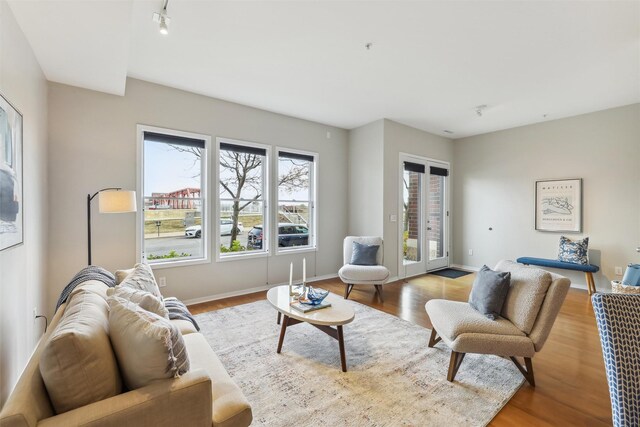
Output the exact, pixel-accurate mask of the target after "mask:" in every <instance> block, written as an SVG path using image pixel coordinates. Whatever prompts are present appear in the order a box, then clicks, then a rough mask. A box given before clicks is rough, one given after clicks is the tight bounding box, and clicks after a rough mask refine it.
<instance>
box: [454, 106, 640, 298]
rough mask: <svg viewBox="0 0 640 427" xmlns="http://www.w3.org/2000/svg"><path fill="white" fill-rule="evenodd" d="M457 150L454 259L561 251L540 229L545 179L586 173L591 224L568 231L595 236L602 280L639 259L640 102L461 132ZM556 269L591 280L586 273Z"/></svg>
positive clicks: (467, 261) (480, 260) (481, 260)
mask: <svg viewBox="0 0 640 427" xmlns="http://www.w3.org/2000/svg"><path fill="white" fill-rule="evenodd" d="M454 154H455V155H454V158H455V164H456V172H455V183H454V190H453V194H454V209H453V212H454V214H453V215H454V226H453V232H454V239H455V241H454V248H455V252H454V262H456V263H458V264H463V265H469V266H473V267H481V266H482V265H483V264H487V265H489V266H493V265H495V263H496V262H497V261H498V260H500V259H502V258H507V259H515V258H517V257H519V256H536V257H544V258H555V257H556V256H557V248H558V239H559V234H557V233H545V232H540V231H535V230H534V181H535V180H537V179H542V178H583V198H584V204H583V215H584V216H583V218H584V222H583V233H581V234H578V235H574V234H571V235H569V236H570V237H571V238H579V237H582V236H589V238H590V248H591V251H590V257H591V261H592V262H593V263H595V264H598V265H600V267H601V272H600V273H599V274H598V275H597V277H596V281H597V286H598V287H599V288H601V287H603V286H607V284H608V281H609V280H613V279H615V275H614V267H615V266H620V267H623V269H624V267H625V266H626V265H627V264H628V263H629V262H639V261H640V255H638V254H637V253H636V252H635V248H636V247H637V246H639V245H640V104H635V105H631V106H627V107H621V108H615V109H611V110H605V111H600V112H596V113H591V114H585V115H581V116H576V117H571V118H567V119H561V120H555V121H550V122H546V123H539V124H535V125H530V126H523V127H519V128H515V129H508V130H504V131H500V132H494V133H489V134H485V135H479V136H474V137H469V138H463V139H459V140H456V141H454ZM489 227H492V228H493V231H489ZM469 249H473V256H469V255H468V251H469ZM557 272H558V273H560V274H564V275H566V276H568V277H570V278H571V280H572V282H573V283H574V284H578V285H582V286H585V287H586V282H585V279H584V275H583V274H581V273H571V272H568V271H566V270H558V271H557Z"/></svg>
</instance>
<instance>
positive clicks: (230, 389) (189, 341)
mask: <svg viewBox="0 0 640 427" xmlns="http://www.w3.org/2000/svg"><path fill="white" fill-rule="evenodd" d="M184 342H185V345H186V346H187V350H188V351H189V358H190V360H191V366H192V368H193V369H198V368H200V369H204V370H205V371H207V373H208V374H209V376H210V377H211V388H212V400H213V416H212V417H213V427H232V426H239V425H249V424H251V419H252V414H251V406H250V405H249V402H248V401H247V398H246V397H245V396H244V394H243V393H242V390H240V388H239V387H238V386H237V385H236V383H235V382H234V381H233V380H232V379H231V377H230V376H229V374H228V373H227V371H226V369H225V368H224V366H223V365H222V362H220V359H218V356H216V354H215V353H214V351H213V350H212V349H211V346H209V343H207V340H206V339H205V338H204V336H203V335H202V334H197V333H196V334H189V335H186V336H185V337H184Z"/></svg>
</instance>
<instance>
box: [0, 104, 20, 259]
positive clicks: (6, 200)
mask: <svg viewBox="0 0 640 427" xmlns="http://www.w3.org/2000/svg"><path fill="white" fill-rule="evenodd" d="M22 200H23V194H22V114H20V112H19V111H18V110H16V109H15V108H14V107H13V106H12V105H11V104H10V103H9V101H7V100H6V99H5V98H4V96H2V95H0V251H1V250H4V249H7V248H10V247H12V246H15V245H19V244H21V243H22V242H23V230H22V226H23V224H22V221H23V211H24V206H23V205H22Z"/></svg>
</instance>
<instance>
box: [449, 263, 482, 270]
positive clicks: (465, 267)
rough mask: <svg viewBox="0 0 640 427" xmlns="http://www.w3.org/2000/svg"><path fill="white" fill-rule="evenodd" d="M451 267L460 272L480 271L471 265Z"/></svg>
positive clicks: (453, 265)
mask: <svg viewBox="0 0 640 427" xmlns="http://www.w3.org/2000/svg"><path fill="white" fill-rule="evenodd" d="M449 267H451V268H457V269H459V270H467V271H480V269H479V268H478V267H472V266H470V265H462V264H451V265H450V266H449Z"/></svg>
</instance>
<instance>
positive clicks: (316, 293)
mask: <svg viewBox="0 0 640 427" xmlns="http://www.w3.org/2000/svg"><path fill="white" fill-rule="evenodd" d="M327 295H329V291H326V290H324V289H316V288H313V287H311V286H309V290H308V291H307V299H308V300H309V302H308V303H307V304H310V305H318V304H320V303H321V302H322V300H324V299H325V298H326V297H327Z"/></svg>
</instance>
